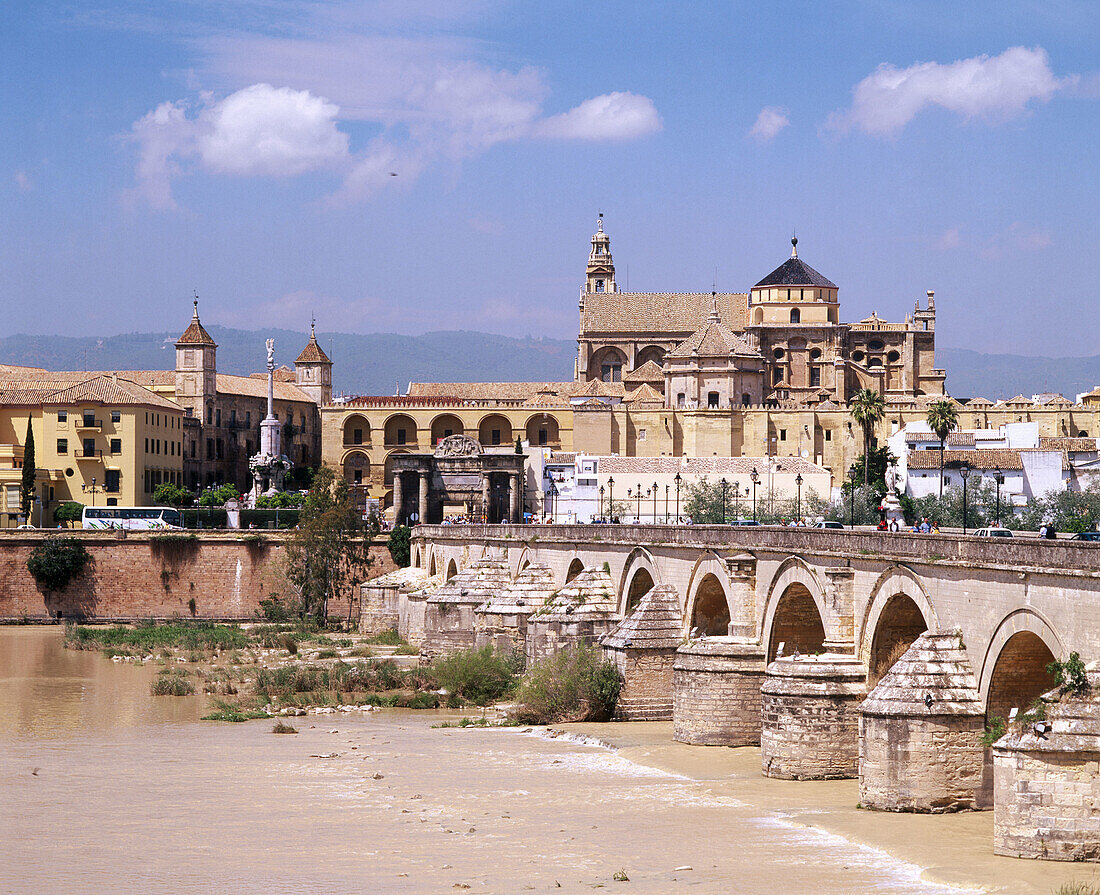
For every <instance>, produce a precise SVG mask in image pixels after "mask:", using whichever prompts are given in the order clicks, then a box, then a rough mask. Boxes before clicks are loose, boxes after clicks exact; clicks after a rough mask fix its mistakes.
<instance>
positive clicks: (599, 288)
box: [596, 280, 603, 292]
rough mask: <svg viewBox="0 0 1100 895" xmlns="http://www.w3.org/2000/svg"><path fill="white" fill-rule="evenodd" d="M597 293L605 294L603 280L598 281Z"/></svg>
mask: <svg viewBox="0 0 1100 895" xmlns="http://www.w3.org/2000/svg"><path fill="white" fill-rule="evenodd" d="M596 291H597V292H603V280H596Z"/></svg>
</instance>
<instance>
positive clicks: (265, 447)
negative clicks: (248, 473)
mask: <svg viewBox="0 0 1100 895" xmlns="http://www.w3.org/2000/svg"><path fill="white" fill-rule="evenodd" d="M266 344H267V416H266V417H264V419H263V421H262V422H261V423H260V451H259V453H258V454H254V455H253V456H252V457H251V458H250V459H249V461H248V468H249V469H250V470H252V490H251V491H250V492H249V494H248V502H249V503H250V504H251V505H252V506H253V507H255V506H256V500H257V498H259V497H269V496H271V495H273V494H277V493H278V492H280V491H282V490H283V476H285V475H286V473H287V472H288V471H289V470H290V467H291V462H290V458H289V457H288V456H287V455H286V454H284V453H283V447H282V436H283V431H282V427H281V426H280V425H279V421H278V420H277V419H276V418H275V340H274V339H268V340H267V342H266Z"/></svg>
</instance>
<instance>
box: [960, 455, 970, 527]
mask: <svg viewBox="0 0 1100 895" xmlns="http://www.w3.org/2000/svg"><path fill="white" fill-rule="evenodd" d="M959 475H960V476H961V477H962V480H963V534H966V480H967V479H968V478H970V464H969V463H967V462H966V461H965V460H963V461H962V463H960V464H959Z"/></svg>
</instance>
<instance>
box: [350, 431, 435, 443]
mask: <svg viewBox="0 0 1100 895" xmlns="http://www.w3.org/2000/svg"><path fill="white" fill-rule="evenodd" d="M447 434H448V435H450V434H451V432H450V430H449V429H448V430H447ZM351 443H352V444H362V443H363V430H362V429H353V430H352V433H351Z"/></svg>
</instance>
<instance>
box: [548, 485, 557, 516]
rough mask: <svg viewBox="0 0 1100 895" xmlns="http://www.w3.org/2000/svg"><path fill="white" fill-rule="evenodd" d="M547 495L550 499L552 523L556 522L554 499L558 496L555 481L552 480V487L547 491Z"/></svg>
mask: <svg viewBox="0 0 1100 895" xmlns="http://www.w3.org/2000/svg"><path fill="white" fill-rule="evenodd" d="M546 494H547V496H548V497H549V498H550V521H551V522H553V521H554V516H555V513H554V498H555V497H557V496H558V488H557V485H555V484H554V480H553V479H551V480H550V487H549V488H547V489H546Z"/></svg>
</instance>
